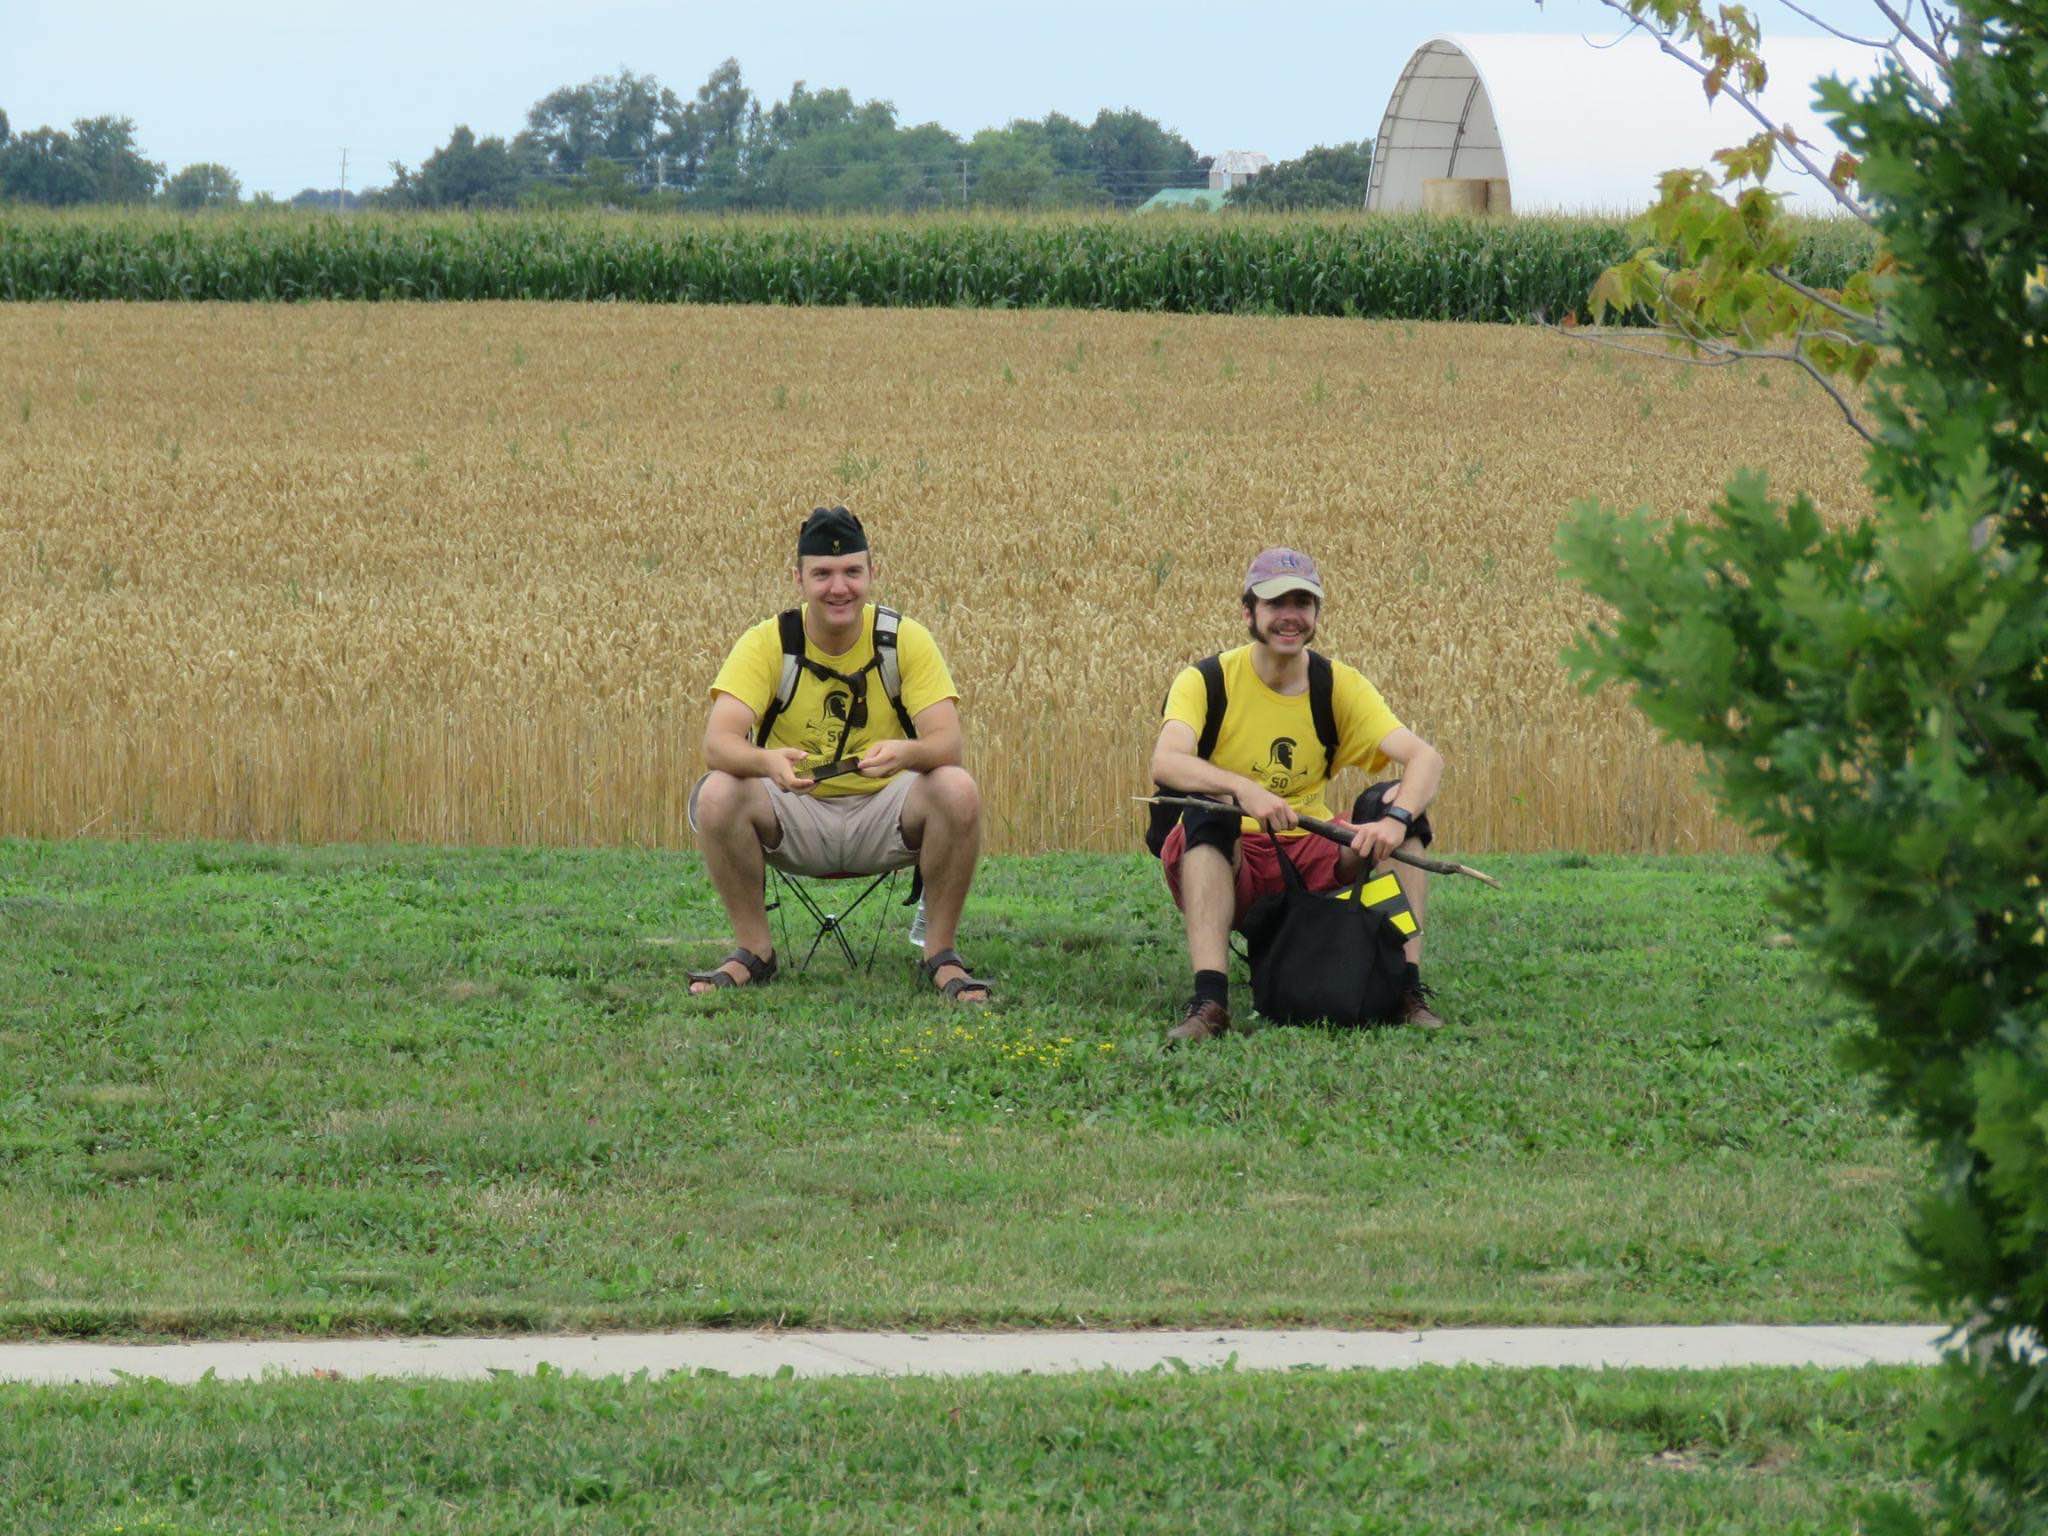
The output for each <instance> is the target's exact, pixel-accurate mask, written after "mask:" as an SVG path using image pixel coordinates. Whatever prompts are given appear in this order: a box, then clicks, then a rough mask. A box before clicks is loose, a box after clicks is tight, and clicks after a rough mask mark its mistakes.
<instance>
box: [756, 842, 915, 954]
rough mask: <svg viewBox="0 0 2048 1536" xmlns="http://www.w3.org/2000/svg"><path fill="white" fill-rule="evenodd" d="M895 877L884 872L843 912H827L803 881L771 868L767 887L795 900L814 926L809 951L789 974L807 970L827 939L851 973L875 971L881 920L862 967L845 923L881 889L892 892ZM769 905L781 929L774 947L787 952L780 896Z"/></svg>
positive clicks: (785, 925) (787, 937) (864, 888)
mask: <svg viewBox="0 0 2048 1536" xmlns="http://www.w3.org/2000/svg"><path fill="white" fill-rule="evenodd" d="M898 873H899V871H897V870H893V869H891V870H884V871H883V872H882V873H881V874H879V875H876V876H875V877H874V878H873V879H871V880H869V881H868V883H867V884H866V885H865V886H863V887H861V890H860V894H859V895H857V896H855V897H854V898H853V900H852V901H851V902H849V903H847V906H846V910H845V911H843V912H827V911H826V910H825V907H824V904H823V903H822V902H820V901H819V900H818V899H817V897H816V896H814V895H812V894H811V892H810V890H809V888H808V887H807V886H806V885H805V884H804V882H803V881H801V880H800V879H797V878H795V877H793V876H790V875H788V874H785V873H784V872H783V871H781V870H779V869H776V868H775V867H774V866H773V865H770V866H769V867H768V875H767V878H768V881H769V883H770V884H771V885H772V886H773V887H774V888H775V889H776V890H777V891H778V892H783V891H786V892H788V893H789V894H790V895H792V896H794V897H795V898H796V902H797V905H798V906H799V907H801V908H802V909H803V910H804V911H805V912H806V913H808V914H809V915H810V918H811V921H812V923H813V924H815V925H816V931H815V932H814V933H813V934H812V935H811V943H810V948H808V949H806V950H805V951H804V955H803V958H802V959H801V960H796V961H795V962H794V963H793V964H791V965H790V967H789V968H790V969H791V970H792V971H803V970H806V969H808V968H809V966H810V963H811V961H812V960H813V959H814V958H815V957H816V956H817V953H818V949H819V946H821V945H822V944H823V943H824V942H825V941H826V939H828V938H829V939H831V940H832V942H833V943H834V944H836V945H837V946H838V947H839V952H840V954H842V955H844V956H845V957H846V964H847V967H848V968H849V969H850V970H856V971H872V970H873V969H874V967H875V956H876V955H877V954H878V953H879V952H880V950H881V942H882V920H877V922H876V924H875V933H874V941H873V943H872V944H871V946H870V947H869V950H868V957H867V961H866V963H865V964H863V963H862V961H861V958H860V955H859V953H858V952H857V951H856V950H855V949H854V947H853V943H852V941H851V940H850V939H849V938H848V937H847V920H848V919H849V918H851V917H852V916H853V914H854V912H855V911H856V910H857V909H858V908H859V907H860V904H861V903H862V902H864V901H866V900H867V899H868V898H869V897H870V896H872V895H874V893H875V892H876V891H877V890H879V889H881V888H882V887H883V886H884V885H887V886H889V887H890V888H891V889H892V890H893V889H894V885H895V880H896V876H897V874H898ZM768 905H769V910H770V911H772V912H774V913H775V914H776V921H777V923H778V924H780V925H781V926H780V927H779V929H778V938H777V944H778V946H779V948H781V949H783V950H787V948H788V940H789V930H788V925H787V923H786V922H784V921H783V903H782V900H781V897H780V895H779V894H778V896H777V898H776V900H774V901H773V902H770V903H769V904H768Z"/></svg>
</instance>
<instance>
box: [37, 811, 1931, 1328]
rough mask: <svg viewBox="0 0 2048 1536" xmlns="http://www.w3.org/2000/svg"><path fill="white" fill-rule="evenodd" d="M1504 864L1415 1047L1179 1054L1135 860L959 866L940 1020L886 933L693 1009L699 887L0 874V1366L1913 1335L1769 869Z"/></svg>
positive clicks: (1450, 958) (588, 868)
mask: <svg viewBox="0 0 2048 1536" xmlns="http://www.w3.org/2000/svg"><path fill="white" fill-rule="evenodd" d="M1485 862H1487V863H1488V865H1489V867H1493V868H1495V869H1496V872H1497V873H1499V874H1500V875H1501V876H1503V877H1504V878H1505V880H1506V882H1507V889H1506V890H1505V891H1503V892H1492V891H1487V890H1485V889H1482V888H1480V887H1478V886H1476V885H1474V884H1472V883H1470V882H1441V881H1440V882H1439V883H1438V886H1437V890H1436V896H1435V900H1434V902H1433V904H1432V908H1431V912H1430V933H1429V954H1428V958H1427V964H1426V972H1427V974H1428V975H1429V977H1430V979H1431V980H1432V981H1433V982H1434V984H1435V985H1436V986H1437V988H1438V989H1439V1006H1440V1007H1441V1009H1442V1011H1443V1012H1444V1013H1445V1014H1446V1015H1447V1016H1448V1017H1449V1018H1450V1019H1451V1020H1452V1021H1453V1024H1452V1027H1450V1028H1449V1029H1447V1030H1445V1031H1443V1032H1441V1033H1439V1034H1436V1035H1424V1034H1420V1033H1416V1032H1413V1031H1404V1030H1385V1031H1375V1032H1369V1033H1357V1034H1350V1033H1334V1032H1322V1031H1309V1030H1298V1029H1268V1030H1264V1031H1260V1032H1257V1033H1251V1034H1246V1035H1243V1036H1239V1037H1233V1038H1230V1039H1227V1040H1224V1041H1222V1042H1218V1043H1216V1044H1213V1045H1211V1046H1208V1047H1205V1048H1202V1049H1195V1050H1188V1051H1183V1052H1176V1053H1171V1054H1169V1053H1164V1052H1162V1051H1161V1049H1160V1043H1161V1033H1162V1030H1163V1028H1164V1027H1165V1026H1166V1025H1167V1024H1168V1023H1169V1022H1171V1020H1172V1017H1173V1015H1174V1012H1175V1010H1176V1009H1177V1006H1178V1004H1179V1003H1180V1001H1181V999H1182V997H1183V996H1184V993H1185V988H1186V985H1187V982H1186V973H1185V960H1184V957H1183V953H1182V950H1181V946H1180V940H1179V933H1178V924H1177V919H1176V917H1175V915H1174V914H1173V912H1172V910H1171V908H1170V907H1169V906H1168V904H1167V901H1166V898H1165V895H1164V892H1163V890H1162V888H1161V887H1160V884H1159V878H1158V872H1157V868H1156V866H1154V865H1153V864H1151V863H1150V861H1148V860H1146V859H1144V858H1143V857H1142V856H1135V857H1130V858H1110V857H1091V856H1079V855H1062V856H1049V857H1043V858H1030V859H1003V860H997V861H993V862H991V863H990V864H988V865H986V866H985V868H984V872H983V877H982V879H981V882H980V884H979V886H978V888H977V893H976V897H975V901H974V904H973V906H972V908H971V910H970V914H969V919H968V923H967V925H966V929H965V933H964V936H963V940H962V946H963V948H964V949H965V950H966V952H967V954H968V957H969V959H970V960H971V961H972V962H973V963H974V964H975V965H976V967H977V968H978V969H981V970H984V971H986V972H989V973H992V974H993V975H994V976H995V977H996V978H997V979H998V982H999V985H1000V987H1001V990H1002V994H1003V1002H1002V1004H1001V1006H1000V1007H999V1008H998V1009H997V1010H995V1011H993V1012H968V1011H964V1010H958V1009H954V1008H950V1007H949V1006H948V1005H946V1004H945V1003H943V1002H942V1001H941V1000H939V999H938V998H936V997H935V996H933V995H930V994H928V993H926V992H924V991H922V990H921V989H920V988H919V987H918V986H917V985H916V984H915V982H914V980H913V975H912V971H911V953H912V952H911V950H910V947H909V946H908V944H907V943H906V942H905V940H904V937H903V929H904V922H905V918H906V915H907V914H906V913H905V912H904V911H903V910H902V909H901V908H900V907H899V908H889V909H887V910H886V911H885V912H882V913H880V915H881V916H883V917H884V918H885V919H886V922H887V924H888V931H887V934H886V936H885V937H884V938H883V939H882V941H881V960H880V962H879V964H878V965H877V967H876V970H875V973H874V974H873V975H872V976H850V975H849V974H848V973H847V971H846V969H845V967H844V965H843V963H842V962H839V961H837V960H833V961H827V960H825V959H824V958H823V957H821V958H820V960H819V961H818V962H817V964H816V966H815V967H814V969H813V971H812V972H811V973H810V974H809V975H807V976H805V977H802V978H797V979H791V980H783V981H778V982H776V983H775V984H774V985H773V986H772V987H769V988H766V989H763V990H762V991H760V992H758V993H753V994H749V993H747V992H743V991H742V992H735V993H731V994H727V995H725V996H722V997H720V998H718V999H716V1000H714V1001H711V1002H710V1003H708V1004H707V1003H705V1002H702V1001H693V1000H691V999H690V998H689V997H688V996H687V995H686V986H685V982H684V978H683V971H684V970H685V968H686V967H687V966H689V965H692V964H703V963H705V962H706V961H708V960H709V959H711V958H714V957H715V956H716V955H717V954H718V953H720V952H721V950H722V948H723V946H724V935H723V923H722V920H721V918H720V915H719V913H718V911H717V908H716V905H715V902H714V899H713V897H712V895H711V893H710V891H709V888H708V886H707V885H706V883H705V881H704V879H703V877H702V874H701V871H700V869H699V867H698V865H697V864H696V862H695V861H694V859H692V858H690V857H688V856H684V855H677V854H661V853H638V852H615V851H580V852H563V851H546V850H526V851H474V850H428V849H388V848H384V849H359V848H328V849H270V848H257V847H241V846H225V845H208V846H192V845H164V844H158V845H143V846H136V845H121V844H99V843H69V844H53V843H31V842H10V843H0V1333H4V1334H7V1335H13V1336H17V1337H24V1336H36V1335H100V1334H105V1335H141V1334H180V1333H182V1334H209V1333H210V1334H228V1333H236V1332H247V1331H275V1330H306V1331H319V1332H329V1331H347V1330H359V1329H396V1330H416V1331H442V1330H455V1329H476V1328H493V1327H504V1328H513V1327H519V1328H566V1327H648V1326H665V1325H686V1324H732V1325H743V1324H746V1325H750V1324H756V1323H762V1322H766V1323H777V1322H780V1323H786V1324H791V1325H795V1324H805V1325H811V1326H820V1325H848V1326H887V1325H896V1324H904V1325H917V1326H947V1325H1012V1324H1014V1325H1032V1324H1062V1325H1072V1324H1075V1323H1082V1324H1086V1325H1090V1326H1095V1325H1112V1324H1121V1325H1142V1324H1185V1325H1206V1324H1212V1323H1214V1324H1223V1323H1251V1324H1258V1323H1282V1322H1286V1323H1305V1322H1314V1323H1324V1324H1346V1325H1361V1326H1389V1327H1393V1326H1411V1325H1420V1324H1429V1323H1437V1324H1455V1323H1477V1322H1496V1323H1508V1322H1519V1323H1558V1322H1574V1323H1592V1322H1651V1321H1658V1322H1712V1321H1728V1320H1751V1321H1785V1322H1794V1321H1821V1320H1828V1321H1856V1320H1867V1321H1883V1320H1905V1319H1912V1318H1916V1317H1920V1316H1922V1315H1923V1314H1922V1313H1921V1312H1920V1311H1919V1309H1918V1308H1917V1307H1916V1305H1915V1304H1914V1303H1913V1302H1912V1300H1911V1299H1910V1298H1909V1297H1908V1296H1907V1295H1906V1294H1905V1293H1904V1292H1903V1290H1902V1289H1901V1288H1900V1287H1899V1285H1898V1284H1897V1283H1896V1282H1895V1280H1894V1278H1893V1272H1892V1271H1893V1266H1894V1264H1895V1262H1896V1261H1897V1260H1898V1258H1899V1257H1900V1255H1901V1253H1902V1244H1901V1241H1900V1238H1899V1236H1898V1231H1897V1226H1898V1220H1899V1217H1900V1215H1901V1213H1902V1210H1903V1208H1904V1205H1905V1202H1906V1200H1907V1198H1908V1194H1909V1191H1910V1189H1911V1187H1912V1185H1913V1184H1914V1182H1915V1181H1916V1179H1917V1178H1918V1177H1919V1157H1918V1154H1917V1153H1915V1152H1914V1151H1913V1149H1912V1148H1911V1147H1910V1146H1909V1145H1908V1143H1907V1142H1906V1141H1905V1140H1904V1138H1903V1137H1902V1136H1901V1134H1900V1133H1899V1132H1898V1131H1897V1130H1896V1129H1895V1128H1894V1127H1892V1126H1889V1125H1887V1124H1886V1123H1885V1122H1883V1121H1882V1120H1881V1119H1880V1118H1879V1117H1878V1116H1877V1115H1876V1114H1874V1113H1873V1111H1872V1110H1871V1108H1870V1107H1869V1104H1868V1101H1867V1096H1866V1094H1865V1093H1864V1091H1863V1090H1862V1088H1861V1087H1860V1086H1859V1084H1858V1083H1857V1082H1856V1081H1855V1080H1853V1079H1852V1078H1851V1077H1850V1076H1848V1075H1847V1074H1846V1073H1845V1072H1844V1071H1843V1070H1842V1069H1841V1068H1840V1067H1838V1066H1837V1065H1836V1064H1835V1058H1834V1054H1833V1049H1832V1041H1833V1039H1834V1037H1835V1036H1836V1035H1837V1033H1838V1032H1839V1030H1840V1029H1841V1028H1842V1027H1845V1026H1843V1025H1842V1024H1841V1023H1840V1022H1839V1021H1838V1019H1837V1018H1836V1017H1835V1014H1834V1013H1833V1011H1832V1010H1833V1005H1832V1004H1831V1003H1830V1002H1829V1001H1828V1000H1827V999H1826V998H1825V996H1824V995H1823V994H1822V993H1821V991H1820V990H1819V989H1818V988H1817V987H1816V986H1815V985H1814V984H1813V983H1812V982H1811V981H1810V980H1809V979H1808V977H1807V975H1806V969H1805V964H1804V962H1803V961H1802V959H1801V957H1800V956H1799V955H1798V954H1797V953H1796V952H1794V951H1791V950H1788V949H1784V948H1779V947H1774V946H1773V944H1772V943H1771V942H1770V941H1771V938H1772V935H1773V933H1774V931H1775V925H1774V923H1773V921H1772V918H1771V914H1770V912H1769V909H1768V906H1767V904H1766V900H1765V896H1766V892H1767V889H1768V885H1769V879H1768V868H1767V866H1766V865H1765V864H1764V863H1763V862H1761V861H1755V860H1734V859H1714V860H1685V859H1664V860H1655V859H1640V860H1630V859H1607V858H1602V859H1593V860H1586V859H1582V858H1574V857H1569V856H1549V857H1527V858H1501V859H1498V860H1489V861H1485ZM871 910H873V909H872V907H871ZM1238 1005H1239V1008H1240V1010H1241V1011H1248V998H1246V996H1245V994H1244V992H1243V991H1242V988H1240V990H1239V993H1238Z"/></svg>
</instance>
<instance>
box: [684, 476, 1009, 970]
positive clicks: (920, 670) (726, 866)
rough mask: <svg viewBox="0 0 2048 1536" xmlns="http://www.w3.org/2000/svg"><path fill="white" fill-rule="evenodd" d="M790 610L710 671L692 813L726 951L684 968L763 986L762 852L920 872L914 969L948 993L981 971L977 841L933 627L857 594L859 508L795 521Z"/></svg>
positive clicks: (861, 574)
mask: <svg viewBox="0 0 2048 1536" xmlns="http://www.w3.org/2000/svg"><path fill="white" fill-rule="evenodd" d="M795 578H796V588H797V597H798V606H797V607H794V608H790V609H788V610H786V611H784V612H783V613H782V614H780V615H779V616H778V617H776V618H772V619H765V620H763V621H762V622H761V623H759V624H756V625H754V626H753V628H751V629H749V630H748V631H747V632H746V633H745V634H743V635H741V636H740V639H739V643H738V644H736V645H735V646H734V647H733V648H732V653H731V654H730V655H729V656H727V657H726V659H725V665H724V666H722V667H721V668H719V671H718V676H717V678H716V680H715V681H714V682H713V683H712V685H711V717H710V720H709V721H708V722H707V724H706V725H705V728H704V761H705V764H706V766H707V768H708V770H709V771H708V772H706V773H705V774H704V776H703V777H702V778H700V779H699V780H698V781H697V783H696V786H695V787H694V788H693V789H692V790H691V791H690V806H689V815H690V827H691V830H693V831H694V832H695V833H696V834H697V843H698V847H699V848H700V849H701V850H702V852H703V855H704V863H705V867H706V869H707V870H708V871H709V872H710V875H711V880H712V884H713V885H715V886H716V887H717V889H718V895H719V899H720V900H721V901H723V902H724V903H725V911H726V916H727V917H728V918H729V919H730V920H731V922H732V928H733V937H734V941H735V947H734V949H733V951H732V953H731V954H729V955H727V956H726V957H725V959H724V960H722V961H720V962H719V964H718V965H717V966H716V967H715V968H714V969H712V970H709V971H693V972H691V973H690V979H691V987H690V990H691V991H692V992H693V993H706V992H711V991H713V990H716V989H719V988H724V987H742V986H760V985H761V984H762V983H763V982H766V981H770V980H772V979H773V978H774V976H775V972H776V959H775V950H774V943H773V936H772V935H771V933H770V932H769V926H768V913H767V908H766V904H765V900H764V895H763V889H762V883H763V879H764V873H763V865H764V864H772V865H774V866H775V867H776V868H777V869H780V870H784V871H787V872H788V873H791V874H797V875H864V874H878V873H880V872H881V871H883V870H888V869H902V868H905V867H907V866H910V865H915V866H916V867H917V869H918V871H919V873H920V874H921V875H922V877H923V880H924V895H925V922H924V956H925V958H924V967H923V970H924V976H925V979H926V980H927V981H928V982H930V983H931V984H932V985H933V986H934V987H936V988H937V989H938V990H939V991H941V992H943V993H944V994H945V995H946V996H947V997H948V998H950V999H952V1000H953V1001H955V1002H964V1003H985V1002H987V1001H988V1000H989V998H990V997H991V996H992V990H991V988H990V986H989V983H988V982H986V981H982V980H978V979H977V978H975V977H974V976H972V975H970V974H969V973H968V969H967V966H966V963H965V962H964V961H962V960H961V958H960V956H959V954H958V953H957V952H956V951H955V950H954V948H953V945H954V939H955V934H956V932H957V930H958V928H959V923H960V913H961V910H962V908H963V907H964V906H965V905H966V902H967V890H968V887H969V885H970V884H971V883H972V882H973V879H974V866H975V861H976V859H977V858H978V857H979V855H980V851H981V797H980V794H979V792H978V791H977V790H976V788H975V784H974V780H973V779H972V778H971V777H970V776H969V775H968V772H967V770H966V769H965V768H963V767H961V766H960V759H961V738H960V710H959V694H958V693H957V692H956V690H955V689H954V687H953V678H952V675H951V674H950V673H949V672H948V671H947V670H946V662H945V658H944V657H942V656H941V655H940V654H939V647H938V644H937V643H936V642H935V641H934V640H933V639H932V637H931V632H930V631H929V630H927V629H926V628H925V627H924V626H923V625H922V624H919V623H918V622H917V621H916V620H915V619H906V618H904V617H902V615H900V614H898V613H897V612H896V611H895V610H894V609H891V608H888V607H886V606H882V605H879V604H876V603H874V602H871V601H869V598H868V594H869V591H870V589H871V588H872V587H873V585H874V580H875V560H874V556H873V554H872V552H871V551H870V550H869V548H868V537H867V532H866V530H865V529H863V528H862V527H861V524H860V519H859V518H857V517H855V516H854V515H853V514H852V513H851V512H849V511H847V510H846V508H844V507H820V508H818V509H817V510H816V511H814V512H812V513H811V515H810V516H809V517H807V518H806V519H804V524H803V527H802V528H801V529H800V530H798V533H797V546H796V568H795Z"/></svg>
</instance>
